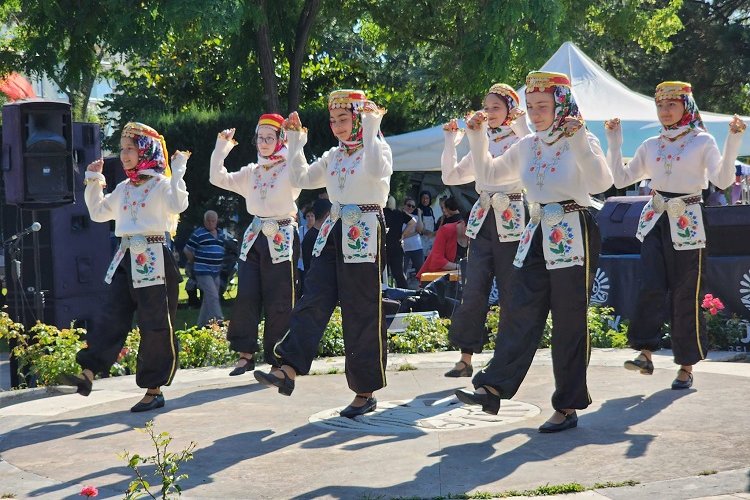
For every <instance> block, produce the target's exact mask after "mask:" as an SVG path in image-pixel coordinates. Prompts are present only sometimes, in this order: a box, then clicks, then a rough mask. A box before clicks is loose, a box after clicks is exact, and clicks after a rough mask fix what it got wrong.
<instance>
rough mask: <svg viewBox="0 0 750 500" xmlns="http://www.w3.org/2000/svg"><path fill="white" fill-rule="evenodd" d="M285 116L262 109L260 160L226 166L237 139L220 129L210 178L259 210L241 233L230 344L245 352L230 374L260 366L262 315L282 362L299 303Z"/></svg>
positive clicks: (268, 340) (266, 340)
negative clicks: (281, 347) (281, 346)
mask: <svg viewBox="0 0 750 500" xmlns="http://www.w3.org/2000/svg"><path fill="white" fill-rule="evenodd" d="M283 122H284V117H283V116H281V115H277V114H265V115H261V117H260V119H259V120H258V125H257V126H256V128H255V136H254V137H253V141H254V142H255V144H256V146H257V148H258V163H251V164H249V165H247V166H244V167H242V168H241V169H240V170H238V171H237V172H232V173H229V172H228V171H227V169H226V167H225V166H224V159H225V158H226V157H227V155H229V152H230V151H232V149H233V148H234V147H235V146H236V145H237V144H238V143H237V141H236V140H234V133H235V129H233V128H232V129H227V130H224V131H222V132H220V133H219V136H218V138H217V139H216V146H215V148H214V151H213V154H212V155H211V174H210V181H211V184H213V185H215V186H218V187H220V188H223V189H226V190H227V191H232V192H234V193H237V194H239V195H241V196H243V197H244V198H245V205H246V208H247V211H248V213H250V214H254V215H255V217H254V218H253V221H252V223H251V224H250V226H249V227H248V228H247V230H246V231H245V234H244V236H243V237H242V247H241V248H240V263H239V270H238V279H239V285H238V288H237V298H236V299H235V304H234V308H233V309H232V320H231V321H230V322H229V329H228V331H227V339H228V340H229V347H230V348H231V349H232V350H233V351H236V352H238V353H239V354H240V358H239V360H238V361H237V366H235V367H234V369H233V370H232V371H231V373H230V374H229V375H230V376H237V375H242V374H243V373H245V372H247V371H249V370H254V369H255V361H256V360H255V353H256V352H258V347H259V346H258V325H259V324H260V321H261V319H265V324H264V328H263V354H264V358H265V361H266V362H267V363H268V364H270V365H271V366H276V367H277V366H280V364H279V361H278V359H277V358H276V357H275V356H274V353H273V346H274V345H275V344H276V342H278V341H279V340H280V339H281V337H282V336H283V335H284V333H285V332H286V331H287V330H288V329H289V313H290V311H291V310H292V308H293V307H294V301H295V297H296V291H295V288H296V285H295V281H296V275H297V273H296V271H297V269H296V263H297V260H298V258H299V254H300V252H299V236H298V234H297V223H296V221H295V218H294V216H295V214H296V213H297V205H296V204H295V200H296V199H297V197H298V196H299V193H300V189H299V188H296V187H294V186H293V185H292V182H291V178H290V173H289V170H290V169H289V166H288V164H287V156H288V155H287V147H286V141H285V138H284V134H283V130H282V128H281V125H282V123H283Z"/></svg>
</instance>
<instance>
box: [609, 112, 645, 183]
mask: <svg viewBox="0 0 750 500" xmlns="http://www.w3.org/2000/svg"><path fill="white" fill-rule="evenodd" d="M604 130H605V133H606V134H607V143H608V145H609V146H608V147H607V165H608V166H609V169H610V171H611V172H612V180H613V181H614V183H615V187H616V188H617V189H622V188H624V187H627V186H630V185H631V184H635V183H636V182H638V181H640V180H642V179H645V178H646V177H647V176H648V172H647V171H646V162H645V161H644V160H645V157H646V149H645V146H644V144H641V145H640V146H639V147H638V149H637V150H636V152H635V156H634V157H633V158H632V159H631V160H630V163H628V164H627V165H625V164H624V162H623V161H622V126H621V125H620V119H619V118H615V119H613V120H607V121H606V122H605V123H604Z"/></svg>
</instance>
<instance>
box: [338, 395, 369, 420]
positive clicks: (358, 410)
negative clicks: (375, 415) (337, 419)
mask: <svg viewBox="0 0 750 500" xmlns="http://www.w3.org/2000/svg"><path fill="white" fill-rule="evenodd" d="M357 397H358V398H362V399H364V400H365V404H363V405H362V406H352V405H349V406H347V407H346V408H344V409H343V410H341V411H340V412H339V415H341V416H342V417H346V418H354V417H358V416H360V415H364V414H365V413H370V412H371V411H375V409H376V408H377V407H378V400H377V399H375V398H373V397H369V398H365V397H364V396H357Z"/></svg>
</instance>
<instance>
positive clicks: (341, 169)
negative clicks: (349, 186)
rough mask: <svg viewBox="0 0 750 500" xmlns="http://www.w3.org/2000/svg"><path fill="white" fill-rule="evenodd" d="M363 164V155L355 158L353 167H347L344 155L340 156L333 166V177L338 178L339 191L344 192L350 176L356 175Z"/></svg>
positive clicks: (360, 154)
mask: <svg viewBox="0 0 750 500" xmlns="http://www.w3.org/2000/svg"><path fill="white" fill-rule="evenodd" d="M361 162H362V153H359V154H358V155H357V156H355V157H354V160H353V162H352V164H351V166H349V167H347V166H345V165H344V155H343V154H338V155H337V158H336V161H335V162H333V163H332V165H331V176H332V177H334V176H335V177H337V178H338V183H339V189H340V190H342V191H343V190H344V186H346V180H347V178H348V177H349V176H350V175H354V174H355V173H356V172H357V170H359V168H358V167H359V165H360V163H361Z"/></svg>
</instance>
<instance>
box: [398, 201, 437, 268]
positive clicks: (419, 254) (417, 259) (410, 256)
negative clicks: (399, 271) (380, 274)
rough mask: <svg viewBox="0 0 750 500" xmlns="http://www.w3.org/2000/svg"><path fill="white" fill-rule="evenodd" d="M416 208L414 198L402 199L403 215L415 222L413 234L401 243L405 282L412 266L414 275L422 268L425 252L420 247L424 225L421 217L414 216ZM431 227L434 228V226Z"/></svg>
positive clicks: (403, 226)
mask: <svg viewBox="0 0 750 500" xmlns="http://www.w3.org/2000/svg"><path fill="white" fill-rule="evenodd" d="M416 207H417V204H416V202H415V201H414V198H409V197H407V198H405V199H404V213H406V214H407V215H409V216H410V217H412V218H413V219H414V221H415V222H416V226H415V232H414V233H412V234H411V235H407V236H406V237H405V238H404V243H403V248H404V273H406V278H407V280H408V278H409V269H410V267H411V266H414V272H415V273H416V272H417V271H419V268H421V267H422V263H424V256H425V253H424V252H425V250H424V248H423V246H422V238H421V236H420V235H421V234H423V233H424V224H423V223H422V217H420V216H417V215H416ZM430 210H432V209H430ZM430 213H432V212H430ZM432 227H434V225H433V226H432ZM404 229H406V224H404V225H402V228H401V230H402V231H403V230H404Z"/></svg>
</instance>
